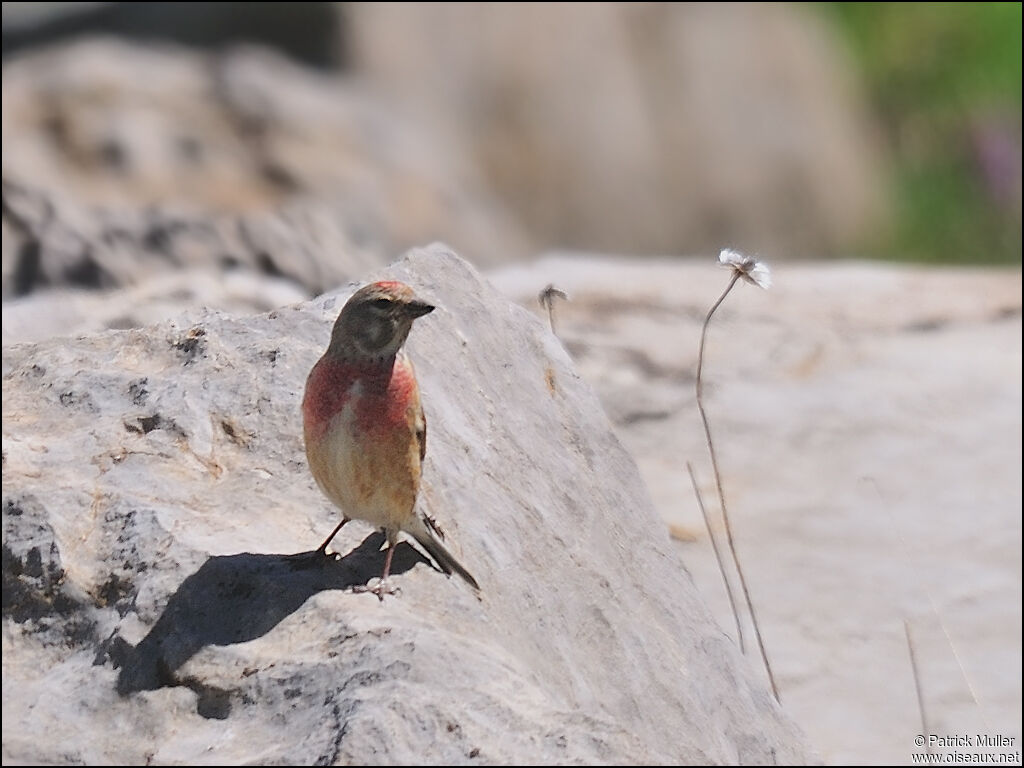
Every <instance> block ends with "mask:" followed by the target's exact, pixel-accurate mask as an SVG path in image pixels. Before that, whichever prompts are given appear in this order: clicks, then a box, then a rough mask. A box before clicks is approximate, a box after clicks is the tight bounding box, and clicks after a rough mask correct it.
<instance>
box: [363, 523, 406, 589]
mask: <svg viewBox="0 0 1024 768" xmlns="http://www.w3.org/2000/svg"><path fill="white" fill-rule="evenodd" d="M397 538H398V537H397V534H396V535H394V536H392V535H391V534H390V533H389V534H388V551H387V554H386V555H384V572H383V573H382V574H381V577H380V581H379V582H377V584H376V586H373V587H356V588H355V590H354V591H356V592H372V593H373V594H375V595H376V596H377V599H378V600H380V601H381V602H384V595H394V594H397V593H398V592H399V589H398V587H392V586H390V585H389V584H388V576H390V575H391V558H393V557H394V556H395V543H396V541H395V540H396V539H397Z"/></svg>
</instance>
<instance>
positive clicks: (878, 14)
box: [822, 3, 1021, 264]
mask: <svg viewBox="0 0 1024 768" xmlns="http://www.w3.org/2000/svg"><path fill="white" fill-rule="evenodd" d="M822 7H823V8H824V10H825V12H826V14H827V15H828V17H829V18H830V19H831V20H832V21H834V22H835V23H836V25H837V26H838V28H839V29H840V31H841V34H842V36H843V37H844V38H845V39H846V41H847V42H848V45H849V49H850V51H851V53H852V55H853V58H854V60H855V62H856V63H857V65H858V66H859V67H860V69H861V74H862V76H863V77H864V80H865V82H866V84H867V88H868V93H869V96H870V98H871V101H872V105H873V106H874V108H875V111H876V114H877V116H878V118H879V122H880V125H881V126H882V128H883V130H884V132H885V138H886V140H887V144H888V149H889V153H890V154H889V157H890V162H891V163H892V168H891V173H892V194H891V201H892V205H893V206H894V210H893V211H892V214H893V216H892V229H891V231H889V232H886V233H884V234H883V235H881V236H879V237H878V238H877V239H875V240H873V241H872V242H870V243H865V245H866V246H868V247H869V248H870V249H871V250H872V251H874V252H877V253H880V254H882V255H884V256H887V257H889V258H896V259H907V260H914V261H928V262H945V263H1002V264H1012V263H1019V262H1020V261H1021V4H1020V3H823V4H822Z"/></svg>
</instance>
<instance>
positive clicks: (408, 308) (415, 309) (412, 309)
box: [405, 299, 434, 319]
mask: <svg viewBox="0 0 1024 768" xmlns="http://www.w3.org/2000/svg"><path fill="white" fill-rule="evenodd" d="M433 311H434V305H433V304H427V302H425V301H420V300H419V299H413V300H412V301H410V302H409V303H408V304H406V305H405V313H406V314H407V315H408V316H409V317H411V318H413V319H416V318H417V317H423V316H424V315H429V314H430V313H431V312H433Z"/></svg>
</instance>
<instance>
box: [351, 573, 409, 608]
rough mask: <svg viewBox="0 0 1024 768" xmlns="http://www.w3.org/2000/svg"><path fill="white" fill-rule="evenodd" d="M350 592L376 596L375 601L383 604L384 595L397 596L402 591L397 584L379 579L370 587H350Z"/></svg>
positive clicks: (365, 585)
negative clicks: (367, 593)
mask: <svg viewBox="0 0 1024 768" xmlns="http://www.w3.org/2000/svg"><path fill="white" fill-rule="evenodd" d="M352 591H353V592H354V593H356V594H363V593H364V592H369V593H370V594H372V595H376V596H377V599H378V600H380V601H381V602H382V603H383V602H384V595H397V594H399V593H400V592H401V591H402V589H401V587H399V586H398V585H397V584H394V585H393V584H391V583H389V582H388V581H387V579H381V580H379V581H378V582H377V583H376V584H374V585H373V586H372V587H371V586H370V585H369V584H359V585H356V586H354V587H352Z"/></svg>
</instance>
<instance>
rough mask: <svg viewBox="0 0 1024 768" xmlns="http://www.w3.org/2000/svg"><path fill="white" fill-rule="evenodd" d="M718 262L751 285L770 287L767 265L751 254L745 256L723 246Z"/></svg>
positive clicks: (770, 281) (770, 278) (770, 280)
mask: <svg viewBox="0 0 1024 768" xmlns="http://www.w3.org/2000/svg"><path fill="white" fill-rule="evenodd" d="M718 263H719V264H720V265H722V266H723V267H728V268H729V269H731V270H733V271H734V272H735V273H736V274H737V275H739V276H740V277H742V278H743V279H744V280H746V281H747V282H748V283H750V284H751V285H756V286H757V287H758V288H763V289H764V290H768V289H769V288H771V287H772V272H771V270H770V269H768V266H767V265H766V264H764V263H762V262H760V261H758V260H757V259H755V258H754V257H753V256H746V255H744V254H742V253H740V252H739V251H734V250H731V249H729V248H723V249H722V252H721V253H720V254H718Z"/></svg>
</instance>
